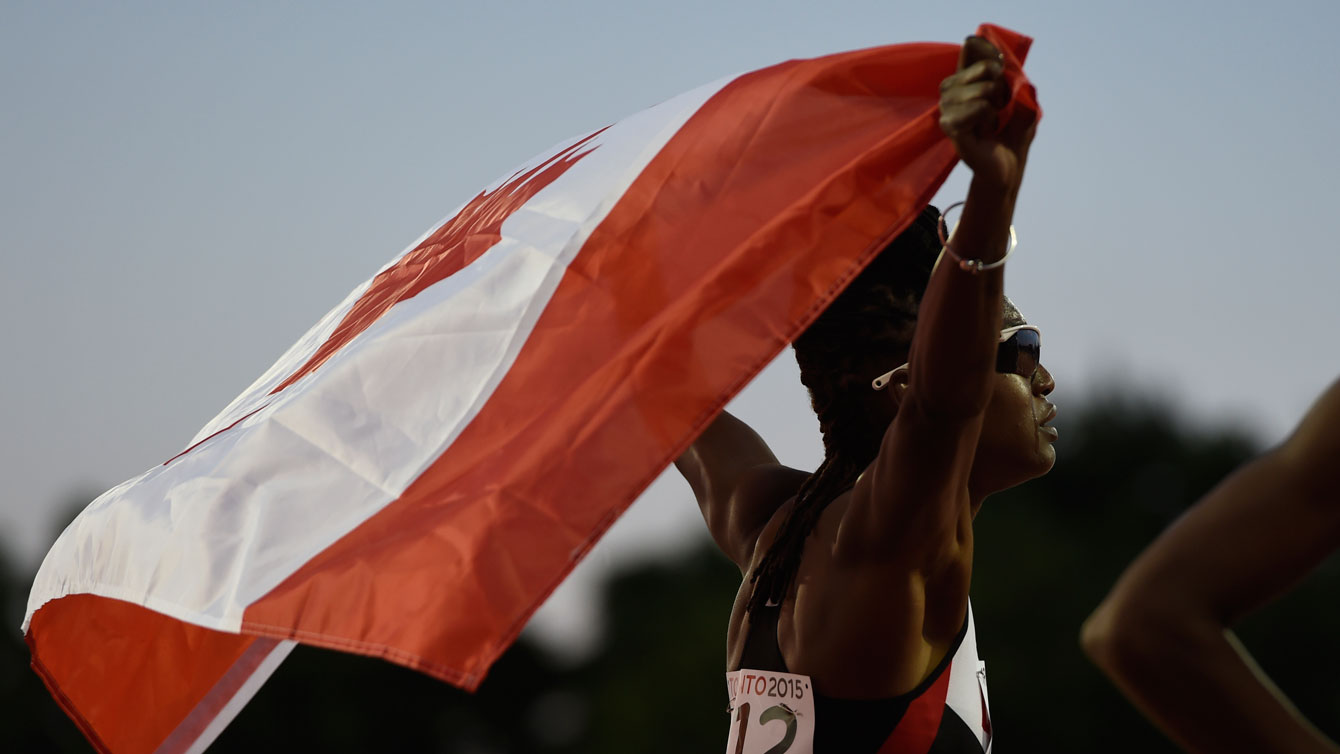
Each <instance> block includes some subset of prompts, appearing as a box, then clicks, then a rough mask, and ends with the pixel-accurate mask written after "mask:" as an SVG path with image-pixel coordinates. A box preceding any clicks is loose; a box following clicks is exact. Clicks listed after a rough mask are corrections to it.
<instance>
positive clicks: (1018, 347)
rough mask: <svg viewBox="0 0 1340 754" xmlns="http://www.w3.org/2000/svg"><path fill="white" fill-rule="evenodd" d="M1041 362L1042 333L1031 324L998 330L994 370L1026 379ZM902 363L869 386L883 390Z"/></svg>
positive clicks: (1031, 375)
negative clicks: (998, 340) (998, 338)
mask: <svg viewBox="0 0 1340 754" xmlns="http://www.w3.org/2000/svg"><path fill="white" fill-rule="evenodd" d="M1041 363H1042V333H1041V332H1039V331H1038V328H1037V327H1034V326H1033V325H1018V326H1017V327H1007V328H1005V329H1004V330H1001V331H1000V346H998V347H997V348H996V371H997V372H1000V373H1001V374H1017V375H1019V376H1020V377H1023V378H1024V379H1026V380H1031V379H1033V373H1034V372H1037V371H1038V365H1039V364H1041ZM906 368H907V365H906V364H903V365H902V366H900V367H898V369H891V370H889V371H887V372H885V373H884V374H881V375H880V376H878V377H876V378H875V379H874V381H873V382H871V383H870V386H871V387H873V388H874V389H876V390H883V389H884V388H885V387H887V386H888V384H889V381H890V380H892V379H893V375H894V373H895V372H897V371H898V370H899V369H906Z"/></svg>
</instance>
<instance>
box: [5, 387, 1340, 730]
mask: <svg viewBox="0 0 1340 754" xmlns="http://www.w3.org/2000/svg"><path fill="white" fill-rule="evenodd" d="M1063 417H1065V418H1066V419H1067V420H1066V421H1063V422H1062V423H1061V424H1060V430H1061V442H1060V444H1059V445H1058V462H1057V464H1056V468H1055V470H1054V471H1053V472H1052V473H1051V474H1050V475H1049V476H1047V477H1045V478H1043V479H1041V480H1038V481H1035V482H1032V483H1030V484H1027V485H1025V486H1023V487H1020V488H1017V489H1015V490H1011V491H1009V492H1007V493H1003V494H1001V495H998V496H996V497H993V498H992V499H991V501H990V502H988V504H987V505H986V506H985V507H984V509H983V511H982V513H981V514H980V515H979V517H978V521H977V536H976V538H975V541H976V546H977V553H976V556H975V581H974V584H973V606H974V611H975V613H976V616H977V626H978V642H979V648H980V651H981V654H982V657H983V658H985V659H986V660H987V666H988V673H989V679H990V688H991V694H992V696H991V702H992V709H993V717H994V723H995V731H996V745H995V748H994V751H997V752H1001V754H1013V753H1014V752H1095V753H1099V752H1165V751H1175V750H1176V749H1175V748H1174V747H1173V746H1171V745H1170V744H1168V743H1167V742H1166V741H1165V740H1164V739H1163V738H1162V737H1161V736H1159V734H1158V733H1157V732H1156V731H1155V730H1154V729H1153V728H1152V727H1151V726H1150V725H1149V724H1148V723H1146V722H1145V721H1144V720H1143V719H1142V718H1141V717H1140V716H1139V715H1138V714H1137V713H1136V712H1135V711H1134V709H1133V708H1131V707H1130V706H1129V705H1128V704H1127V703H1126V702H1125V701H1124V700H1123V699H1122V698H1121V697H1120V696H1119V695H1118V694H1117V693H1116V691H1114V690H1113V688H1112V687H1111V686H1109V685H1108V684H1107V683H1106V682H1105V681H1104V680H1103V679H1102V678H1101V677H1100V676H1099V674H1098V673H1097V671H1095V670H1094V668H1093V667H1092V666H1091V665H1089V663H1088V662H1087V661H1086V660H1085V659H1084V657H1083V656H1082V654H1081V653H1080V650H1079V648H1078V644H1077V642H1076V636H1077V633H1078V629H1079V625H1080V623H1081V621H1082V620H1083V619H1084V618H1085V616H1086V615H1087V614H1088V612H1089V611H1090V610H1091V609H1092V608H1093V607H1094V606H1095V605H1096V604H1097V603H1098V601H1099V600H1100V599H1101V598H1102V596H1103V595H1104V594H1105V593H1106V591H1107V589H1108V588H1109V586H1110V585H1111V584H1112V582H1113V581H1114V580H1115V578H1116V576H1117V575H1118V573H1120V571H1121V569H1122V568H1123V567H1124V566H1125V565H1126V564H1127V563H1128V562H1129V561H1130V560H1131V558H1132V557H1134V556H1135V554H1136V553H1137V552H1139V550H1140V549H1142V548H1143V547H1144V545H1145V544H1147V543H1148V542H1149V541H1150V540H1151V539H1152V538H1153V537H1154V536H1155V535H1156V534H1157V533H1158V532H1159V531H1161V530H1162V529H1163V528H1164V527H1165V526H1167V524H1168V523H1169V522H1170V521H1171V520H1172V519H1173V518H1175V517H1176V516H1177V515H1178V514H1179V513H1180V512H1181V511H1182V510H1184V509H1185V508H1186V507H1187V506H1188V505H1189V504H1190V503H1191V502H1193V501H1194V500H1196V499H1197V498H1198V497H1199V496H1200V495H1202V494H1203V493H1205V492H1206V491H1207V490H1208V489H1209V488H1210V487H1212V486H1213V485H1214V484H1215V483H1216V482H1217V481H1218V480H1219V479H1220V478H1222V477H1223V476H1224V475H1225V474H1226V473H1228V472H1229V471H1230V470H1231V469H1233V468H1234V467H1235V466H1237V465H1239V464H1240V463H1242V462H1243V461H1244V460H1246V459H1247V458H1249V457H1250V456H1251V455H1253V454H1254V453H1255V452H1256V450H1257V448H1256V447H1255V445H1254V444H1253V442H1252V441H1251V440H1250V439H1249V438H1248V437H1247V436H1245V435H1244V434H1242V433H1241V432H1235V431H1231V430H1211V429H1204V428H1197V427H1192V426H1189V425H1187V424H1185V423H1183V422H1181V421H1179V420H1178V419H1177V418H1176V414H1175V412H1174V411H1172V410H1171V409H1170V407H1169V406H1167V405H1164V404H1160V403H1159V402H1157V401H1148V400H1143V399H1136V398H1130V397H1109V398H1106V399H1103V400H1099V401H1094V402H1091V403H1090V405H1089V406H1088V407H1087V408H1082V409H1078V410H1072V411H1070V412H1068V415H1063ZM686 496H687V493H686ZM684 504H685V505H691V504H692V503H691V502H690V501H688V500H686V501H685V503H684ZM704 543H705V544H704V546H702V547H700V548H698V549H696V550H693V551H691V552H685V553H683V555H682V556H681V557H678V558H676V559H673V560H670V561H656V562H647V563H642V564H636V565H631V566H628V567H627V568H626V569H625V570H623V571H621V572H619V573H616V574H615V575H613V576H612V577H611V578H610V579H609V581H608V583H607V584H606V585H605V588H604V593H603V597H602V600H603V603H604V604H603V608H604V610H603V615H604V617H603V620H604V628H603V633H602V636H603V640H602V641H601V642H600V646H599V648H598V649H597V650H596V651H595V652H594V653H593V654H592V655H590V656H588V657H584V658H580V659H571V658H569V659H567V660H562V659H560V658H557V657H553V656H550V655H548V654H546V652H545V651H543V649H542V648H541V647H540V646H538V645H536V644H534V643H533V642H531V641H529V640H527V639H526V638H525V637H524V636H523V638H522V640H521V641H520V642H518V643H517V644H516V645H515V646H514V647H513V648H512V649H511V650H510V651H508V652H507V654H505V655H504V656H503V657H502V659H501V660H500V661H499V662H498V663H497V665H496V666H495V667H494V668H493V670H492V672H491V673H490V675H489V677H488V678H487V679H486V681H485V682H484V684H483V686H482V687H481V688H480V689H479V691H478V693H476V694H474V695H470V694H465V693H463V692H461V691H458V690H456V689H454V688H452V687H450V686H448V685H446V684H443V683H440V682H438V681H435V680H432V679H430V678H428V677H426V676H422V675H419V674H417V673H413V672H411V671H408V670H405V669H403V668H400V667H398V666H394V665H391V664H389V663H386V662H383V661H380V660H371V659H367V658H362V657H354V656H350V655H343V654H339V653H334V652H327V651H323V650H317V649H309V648H306V647H299V648H298V649H297V650H295V651H294V652H293V654H292V655H290V657H289V660H288V661H287V662H286V663H285V664H284V665H283V666H282V667H281V668H280V670H279V671H278V672H277V673H276V674H275V675H274V676H273V677H272V678H271V680H270V681H269V682H268V683H267V684H266V685H265V686H264V687H263V688H262V690H261V691H260V693H259V694H258V695H257V696H256V697H255V699H254V700H253V701H252V702H251V704H250V705H249V706H248V707H247V708H246V709H245V710H244V711H243V712H242V714H241V715H240V716H239V717H238V718H237V720H236V721H235V722H234V723H233V724H232V725H231V726H230V727H229V728H228V729H227V730H226V731H225V732H224V734H223V735H222V736H221V737H220V738H219V740H218V741H217V742H216V744H215V745H214V747H213V748H212V749H211V751H216V752H235V751H236V752H269V751H326V752H337V751H357V752H362V751H379V752H381V751H389V752H401V751H404V752H459V753H460V754H503V753H513V752H537V753H540V752H553V753H576V752H583V753H588V752H590V753H600V752H620V753H621V754H624V753H627V752H646V753H648V754H656V753H659V752H667V753H668V752H675V753H677V754H679V753H682V752H719V751H721V750H722V748H723V746H724V741H725V735H726V730H727V727H728V720H727V715H726V695H725V683H724V675H723V674H724V664H723V663H724V659H723V658H724V651H725V650H724V647H725V640H724V633H725V626H726V619H727V616H728V613H729V610H730V605H731V601H732V597H733V595H734V593H735V590H736V587H737V585H738V583H739V575H738V574H737V573H736V571H735V569H734V566H732V565H731V564H730V563H729V562H728V561H727V560H726V559H725V558H724V557H722V556H721V555H719V554H718V553H716V551H715V550H714V549H712V548H711V546H710V544H707V543H706V537H704ZM3 565H4V563H3V562H0V566H3ZM29 583H30V576H27V575H23V576H20V575H18V574H17V573H15V571H14V569H13V568H9V567H6V568H4V569H3V577H2V578H0V609H2V610H3V611H4V616H3V618H4V621H5V625H6V627H7V630H6V631H5V632H4V638H3V640H0V721H2V722H0V726H2V727H3V730H4V739H3V740H4V742H5V744H4V746H2V747H0V748H3V749H5V750H6V751H15V752H45V751H87V750H88V746H87V744H86V743H84V741H83V739H82V737H81V736H80V735H79V733H78V732H77V731H76V730H75V728H74V726H73V725H72V724H71V723H70V722H69V721H68V720H66V719H65V717H64V715H63V713H61V712H60V710H59V709H58V708H57V707H56V705H55V704H54V703H53V702H52V701H51V699H50V697H49V696H48V694H47V693H46V691H45V690H44V689H43V688H42V684H41V682H40V681H39V680H38V678H37V676H36V675H35V674H33V673H32V672H31V671H30V670H29V669H28V667H27V665H28V653H27V649H26V647H25V646H24V644H23V641H22V638H21V637H19V636H18V635H17V631H16V630H15V629H14V627H15V626H17V625H18V622H19V620H20V617H21V615H22V604H23V601H24V600H25V599H26V595H27V589H28V584H29ZM1337 595H1340V563H1337V562H1336V559H1332V560H1331V561H1328V562H1327V563H1326V564H1324V565H1323V566H1322V567H1321V568H1320V569H1319V570H1318V572H1317V573H1315V574H1313V576H1312V577H1310V578H1309V579H1308V580H1307V581H1305V582H1304V583H1303V584H1302V585H1300V587H1299V588H1298V589H1296V590H1295V591H1294V592H1293V593H1292V594H1291V595H1289V596H1288V597H1286V598H1284V599H1282V600H1281V601H1279V602H1278V603H1276V604H1274V605H1271V606H1269V607H1268V608H1266V609H1264V610H1263V611H1261V612H1260V613H1259V614H1257V615H1255V616H1252V617H1251V618H1250V619H1249V620H1247V621H1246V622H1245V623H1244V624H1243V625H1242V626H1240V627H1239V635H1240V636H1241V637H1242V638H1243V640H1244V641H1245V642H1246V644H1247V646H1248V647H1250V648H1251V650H1252V651H1253V653H1254V654H1255V656H1256V658H1257V659H1258V661H1259V662H1260V663H1261V665H1262V666H1263V667H1264V668H1265V669H1266V670H1267V672H1269V673H1270V674H1271V676H1272V677H1273V678H1274V679H1275V680H1276V682H1278V684H1279V685H1280V686H1281V687H1282V688H1283V689H1284V690H1285V691H1286V692H1287V693H1288V694H1290V695H1291V696H1292V697H1293V699H1294V700H1295V702H1296V703H1297V704H1298V706H1299V707H1300V708H1301V709H1302V711H1303V712H1304V713H1305V714H1306V715H1308V716H1309V717H1310V718H1311V719H1312V720H1313V721H1314V722H1316V723H1317V724H1318V725H1319V726H1320V727H1321V728H1322V729H1323V730H1325V731H1327V732H1328V733H1329V734H1330V735H1331V736H1332V737H1333V738H1340V686H1338V685H1337V684H1335V683H1334V681H1333V680H1332V673H1331V670H1332V669H1333V668H1334V667H1335V666H1336V658H1337V656H1340V651H1337V650H1336V649H1335V648H1334V647H1333V646H1332V642H1331V639H1332V637H1334V636H1336V635H1337V631H1340V607H1338V606H1337V600H1336V596H1337Z"/></svg>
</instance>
